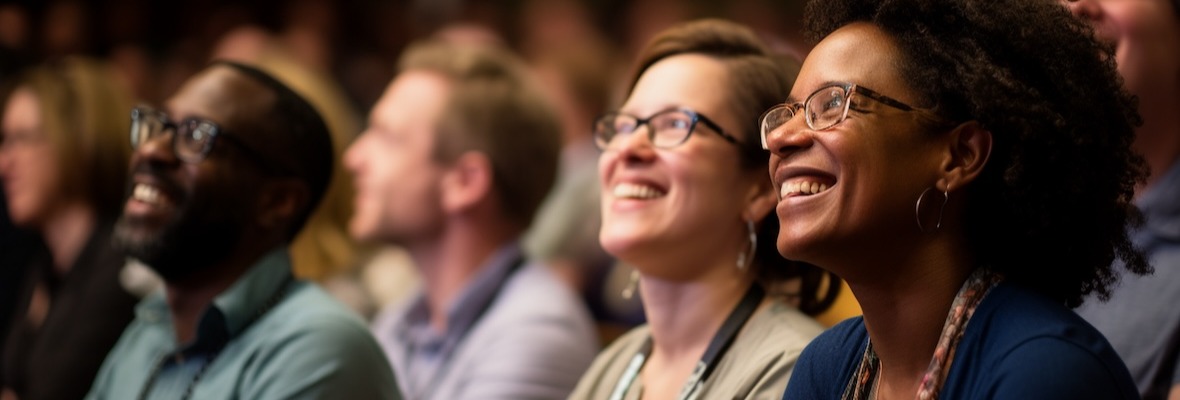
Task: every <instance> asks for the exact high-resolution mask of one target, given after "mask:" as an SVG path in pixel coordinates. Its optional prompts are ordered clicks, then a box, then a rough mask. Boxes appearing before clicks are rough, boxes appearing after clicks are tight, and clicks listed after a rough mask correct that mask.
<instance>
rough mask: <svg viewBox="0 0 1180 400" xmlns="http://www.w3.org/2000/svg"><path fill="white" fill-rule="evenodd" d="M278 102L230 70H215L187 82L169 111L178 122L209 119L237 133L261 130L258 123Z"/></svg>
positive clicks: (264, 89)
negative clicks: (272, 105) (190, 119)
mask: <svg viewBox="0 0 1180 400" xmlns="http://www.w3.org/2000/svg"><path fill="white" fill-rule="evenodd" d="M273 102H274V93H272V92H271V91H270V90H268V89H267V88H266V87H265V86H263V85H262V84H261V83H259V82H256V81H254V80H253V79H250V78H248V77H246V76H245V75H243V74H242V73H240V72H238V71H236V70H233V69H232V68H230V67H227V66H214V67H211V68H208V69H205V70H204V71H202V72H200V73H198V74H197V75H196V76H194V77H193V78H191V79H189V80H188V81H187V82H185V84H184V86H182V87H181V88H180V90H179V91H177V92H176V94H175V95H173V96H172V97H171V98H169V99H168V101H167V102H165V111H167V112H168V114H169V115H170V116H171V117H172V118H174V119H176V120H181V119H185V118H190V117H199V118H205V119H209V120H211V121H213V122H215V123H217V124H218V125H220V126H222V127H223V128H226V129H232V130H236V131H244V130H252V129H248V128H257V121H258V120H259V119H261V118H262V116H263V115H265V114H266V113H267V111H268V109H269V107H270V105H271V104H272V103H273Z"/></svg>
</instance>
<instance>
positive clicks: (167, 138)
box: [131, 130, 180, 167]
mask: <svg viewBox="0 0 1180 400" xmlns="http://www.w3.org/2000/svg"><path fill="white" fill-rule="evenodd" d="M175 135H176V133H175V132H173V131H172V130H166V131H164V132H161V133H159V134H156V135H154V136H152V137H151V138H148V139H147V140H145V141H144V142H143V143H141V144H140V145H139V147H137V148H136V149H135V152H134V153H132V154H131V164H132V166H133V167H134V166H135V165H137V164H139V163H141V162H147V163H149V164H152V165H157V166H159V165H174V164H176V163H178V162H179V161H180V158H178V157H177V156H176V151H175V149H174V148H173V145H172V143H173V137H174V136H175Z"/></svg>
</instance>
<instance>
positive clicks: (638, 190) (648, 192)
mask: <svg viewBox="0 0 1180 400" xmlns="http://www.w3.org/2000/svg"><path fill="white" fill-rule="evenodd" d="M612 193H613V194H614V196H615V197H617V198H622V199H654V198H657V197H663V196H664V193H663V192H661V191H660V190H659V189H656V188H654V187H651V186H647V185H638V184H634V183H620V184H618V185H615V189H614V191H613V192H612Z"/></svg>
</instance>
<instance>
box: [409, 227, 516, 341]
mask: <svg viewBox="0 0 1180 400" xmlns="http://www.w3.org/2000/svg"><path fill="white" fill-rule="evenodd" d="M465 222H468V221H457V222H456V221H451V222H449V223H448V224H449V225H450V226H448V227H447V228H445V229H444V230H443V233H442V234H441V235H439V236H438V237H436V238H432V239H431V240H427V241H421V242H416V243H412V244H409V245H407V246H406V247H407V251H408V252H409V254H410V258H412V259H413V260H414V265H416V266H417V268H418V272H419V273H420V274H421V275H422V278H423V283H424V285H425V295H426V304H427V307H428V309H429V312H430V325H431V326H432V327H433V328H434V329H435V330H436V331H437V332H446V330H447V328H448V326H447V325H448V321H447V317H448V311H449V310H450V309H451V306H452V305H453V304H454V302H455V300H457V299H458V297H459V294H460V293H462V292H463V290H464V289H465V288H467V285H468V284H469V283H470V282H471V279H472V278H474V277H475V276H476V275H477V274H478V273H479V272H480V270H481V269H480V267H482V266H483V265H484V263H486V262H488V260H489V259H490V258H491V257H492V256H493V255H494V254H495V253H496V250H498V249H499V248H500V247H502V246H504V245H507V244H508V243H510V242H512V241H513V240H516V238H517V237H518V235H519V234H520V231H519V230H517V229H510V228H506V227H490V226H486V225H485V226H482V227H479V228H478V229H476V227H475V226H472V224H468V223H465Z"/></svg>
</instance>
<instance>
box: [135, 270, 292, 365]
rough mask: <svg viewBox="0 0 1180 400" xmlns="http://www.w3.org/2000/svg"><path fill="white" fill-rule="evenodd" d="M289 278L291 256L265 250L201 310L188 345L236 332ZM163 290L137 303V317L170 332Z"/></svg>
mask: <svg viewBox="0 0 1180 400" xmlns="http://www.w3.org/2000/svg"><path fill="white" fill-rule="evenodd" d="M290 279H292V273H291V257H290V255H289V254H288V252H287V248H286V247H280V248H277V249H275V250H272V251H271V252H270V253H267V254H266V255H265V256H263V257H262V258H261V259H259V261H258V262H256V263H255V264H254V265H253V266H251V267H250V269H248V270H246V273H244V274H242V276H241V277H239V278H238V280H237V281H235V282H234V283H233V284H232V285H230V287H229V288H227V289H226V290H225V291H223V292H221V294H218V295H217V297H215V298H214V299H213V303H212V304H210V307H209V308H206V309H205V312H204V313H202V314H201V319H200V321H198V322H197V335H196V339H195V340H194V341H193V343H191V345H190V346H188V349H189V350H191V349H200V348H206V347H215V346H217V345H220V344H223V343H224V342H225V341H227V340H229V338H232V337H234V336H236V335H238V334H239V333H240V332H241V331H242V329H244V328H246V325H247V324H248V323H250V322H251V319H252V318H254V316H255V315H256V314H257V313H258V312H259V310H260V308H262V307H264V306H266V304H265V303H267V301H268V300H270V299H271V297H273V296H274V295H275V293H276V292H277V291H278V290H282V286H284V285H285V284H286V282H287V281H289V280H290ZM163 292H164V291H163V290H160V291H158V292H156V293H155V294H153V295H151V296H149V297H148V298H147V299H145V300H144V301H143V302H142V303H140V304H139V305H138V306H137V307H136V317H137V318H140V319H143V320H145V321H146V322H149V323H158V324H165V325H167V327H166V328H167V329H168V331H169V332H171V330H172V326H171V314H170V311H169V309H168V303H167V301H166V300H165V296H164V293H163ZM185 351H186V352H187V351H188V350H185Z"/></svg>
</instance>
